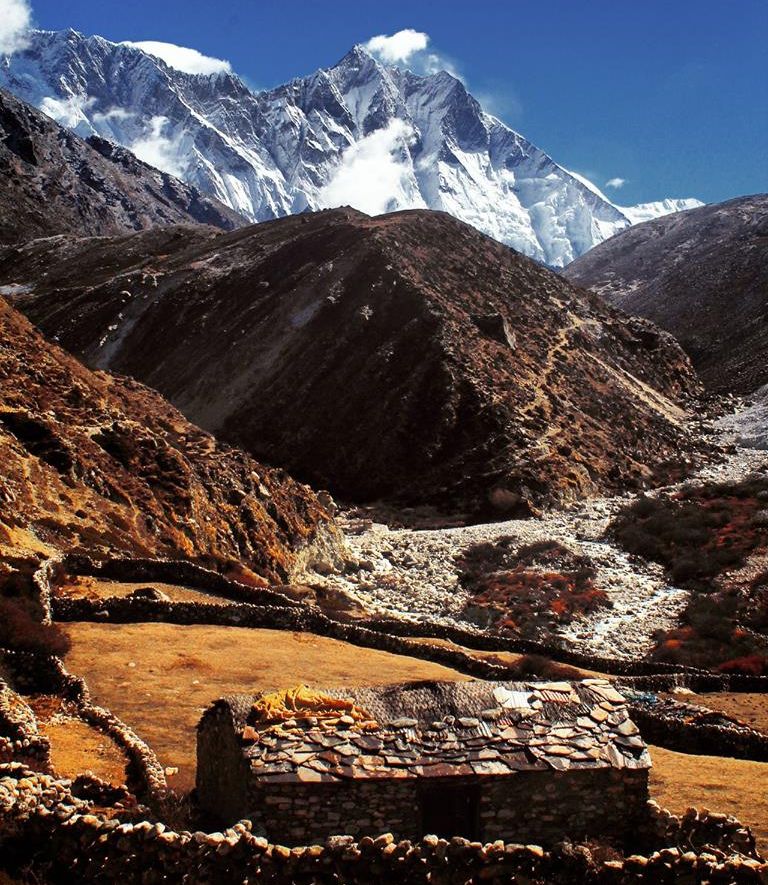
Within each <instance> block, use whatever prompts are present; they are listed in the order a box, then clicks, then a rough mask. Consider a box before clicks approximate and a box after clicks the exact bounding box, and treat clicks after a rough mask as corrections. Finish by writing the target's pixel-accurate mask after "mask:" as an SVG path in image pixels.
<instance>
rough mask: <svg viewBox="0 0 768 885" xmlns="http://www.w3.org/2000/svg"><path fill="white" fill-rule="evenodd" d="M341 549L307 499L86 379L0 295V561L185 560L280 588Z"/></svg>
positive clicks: (164, 414)
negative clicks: (317, 555) (234, 566)
mask: <svg viewBox="0 0 768 885" xmlns="http://www.w3.org/2000/svg"><path fill="white" fill-rule="evenodd" d="M335 538H336V535H335V532H334V530H333V528H332V526H331V522H330V517H329V515H328V513H327V512H326V511H325V510H324V509H323V507H321V506H320V504H319V502H318V500H317V499H316V497H315V496H314V494H313V493H312V492H311V491H310V490H309V489H308V488H306V487H305V486H302V485H299V484H298V483H296V482H294V481H293V480H291V479H289V478H288V477H286V476H285V474H283V473H282V472H281V471H275V470H269V469H267V468H265V467H263V466H262V465H260V464H258V463H256V462H255V461H254V460H253V459H252V458H250V457H249V456H248V455H246V454H244V453H243V452H240V451H237V450H235V449H231V448H229V447H227V446H223V445H220V444H218V443H217V442H216V441H215V440H214V439H213V438H212V437H211V436H209V435H208V434H207V433H204V432H203V431H202V430H200V429H199V428H197V427H194V426H193V425H191V424H190V423H189V422H188V421H186V420H185V419H184V418H183V417H182V416H181V415H180V414H179V413H178V412H177V411H176V410H175V409H174V408H173V407H172V406H171V405H170V404H169V403H167V402H166V401H165V400H164V399H163V398H162V397H161V396H160V395H159V394H157V393H155V392H154V391H152V390H148V389H147V388H146V387H143V386H142V385H140V384H138V383H137V382H135V381H132V380H129V379H125V378H119V377H114V376H111V375H109V374H106V373H103V372H97V373H94V372H91V371H90V370H88V369H86V368H85V367H84V366H82V365H81V364H80V363H79V362H78V361H77V360H75V359H74V358H73V357H71V356H69V355H68V354H66V353H65V352H64V351H62V350H61V349H60V348H58V347H56V346H55V345H52V344H50V343H49V342H48V341H46V340H45V339H44V338H43V336H42V335H41V334H40V333H39V332H38V331H37V330H35V329H34V328H33V327H32V326H31V325H30V324H29V322H28V321H27V320H26V319H25V318H24V317H22V316H21V315H20V314H19V313H17V312H16V311H15V310H13V309H12V308H10V307H9V306H8V305H7V304H6V302H5V301H4V300H3V299H2V298H0V558H4V557H13V556H17V557H23V556H30V555H32V556H35V555H44V554H46V553H50V552H53V551H57V550H65V551H67V552H77V551H81V552H87V553H92V554H98V553H99V552H102V551H112V552H119V553H129V554H139V555H162V556H173V557H176V556H182V557H186V558H190V559H195V560H199V561H202V562H203V563H204V564H210V565H213V566H215V567H218V568H222V569H226V568H227V567H228V566H229V564H230V563H234V561H237V562H241V563H242V564H243V566H245V568H246V570H250V572H253V573H256V574H258V575H261V576H262V577H264V578H266V579H267V580H273V581H283V580H285V579H286V577H287V576H288V575H289V574H290V573H291V571H292V570H293V569H294V567H295V566H296V565H297V564H298V563H300V561H301V560H302V558H303V557H307V556H310V555H311V550H312V548H313V547H321V546H323V545H327V546H328V548H329V550H331V551H332V550H333V549H334V545H335V544H336V541H335ZM246 575H247V571H246Z"/></svg>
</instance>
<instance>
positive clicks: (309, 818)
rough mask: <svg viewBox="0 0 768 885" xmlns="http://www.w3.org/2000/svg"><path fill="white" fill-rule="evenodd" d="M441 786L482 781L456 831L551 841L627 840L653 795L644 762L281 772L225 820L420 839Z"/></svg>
mask: <svg viewBox="0 0 768 885" xmlns="http://www.w3.org/2000/svg"><path fill="white" fill-rule="evenodd" d="M275 781H278V782H277V783H276V782H275ZM441 787H449V788H451V789H457V790H466V791H471V790H473V789H478V792H479V803H478V808H477V819H476V820H475V821H474V822H473V824H472V826H473V829H474V832H468V833H459V834H458V835H465V836H470V837H472V838H475V837H477V838H478V839H481V840H482V841H484V842H493V841H496V840H498V839H501V840H503V841H505V842H510V841H521V840H522V841H534V842H536V843H537V844H541V845H545V846H546V845H553V844H555V843H557V842H560V841H562V840H563V839H564V838H569V839H573V840H575V839H583V838H589V837H595V838H603V837H607V838H610V839H615V840H618V841H621V842H623V841H624V840H625V839H626V838H627V837H629V836H630V835H632V834H633V833H634V832H635V831H636V829H637V827H638V825H639V823H640V822H641V820H642V819H644V817H645V815H646V805H647V802H648V772H647V771H646V770H643V769H637V770H624V771H620V770H617V769H608V768H603V769H595V770H589V769H583V770H580V771H570V772H560V771H520V772H516V773H515V774H512V775H503V776H492V775H486V776H484V777H475V776H470V777H450V778H429V779H421V778H407V779H406V778H399V779H384V778H381V779H375V780H368V781H365V780H360V781H358V780H350V781H349V782H344V783H328V784H323V783H296V782H293V783H279V776H278V777H277V778H271V779H270V782H269V783H268V784H266V785H264V784H261V783H259V782H257V781H255V780H254V781H252V784H251V789H250V792H249V796H248V806H247V807H242V808H241V809H238V812H239V811H244V812H245V814H242V815H240V814H239V813H236V814H230V820H229V821H227V823H232V822H233V821H234V820H235V819H236V817H238V816H240V817H249V818H251V819H252V820H253V821H254V822H255V823H257V824H258V825H259V826H260V827H263V829H264V832H265V833H266V835H267V837H268V838H269V839H270V840H273V841H279V842H283V843H286V844H289V845H297V844H304V843H306V842H307V841H310V842H317V841H320V842H322V841H325V840H326V839H327V838H329V837H330V836H332V835H333V834H334V833H339V832H343V833H348V834H349V835H351V836H353V837H354V838H355V839H361V838H363V837H364V836H375V835H376V834H378V833H381V832H390V833H393V834H394V836H395V838H397V839H410V840H416V839H420V838H422V837H423V836H426V835H430V834H429V832H425V826H424V824H423V821H422V812H421V808H422V796H423V795H424V793H425V791H429V790H435V789H437V790H439V789H440V788H441ZM233 811H234V809H233Z"/></svg>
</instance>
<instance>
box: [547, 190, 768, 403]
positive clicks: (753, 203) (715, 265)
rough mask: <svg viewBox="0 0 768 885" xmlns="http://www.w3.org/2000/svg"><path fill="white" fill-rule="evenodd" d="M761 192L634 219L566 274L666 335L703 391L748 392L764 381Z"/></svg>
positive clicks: (766, 240) (766, 345)
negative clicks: (636, 222) (685, 357)
mask: <svg viewBox="0 0 768 885" xmlns="http://www.w3.org/2000/svg"><path fill="white" fill-rule="evenodd" d="M767 267H768V194H753V195H749V196H744V197H736V198H734V199H732V200H727V201H726V202H724V203H715V204H712V205H709V206H703V207H700V208H696V209H691V210H689V211H687V212H680V213H678V214H676V215H670V216H667V217H665V218H659V219H655V220H652V221H647V222H645V223H644V224H639V225H637V226H636V227H632V228H630V229H628V230H626V231H622V232H621V233H620V234H618V235H617V236H616V237H615V238H613V239H612V240H609V241H607V242H605V243H601V244H600V245H598V246H596V247H595V248H594V249H593V250H592V251H591V252H589V253H588V254H586V255H584V256H582V257H581V258H579V259H577V260H576V261H575V262H573V264H571V265H569V266H568V267H567V268H566V269H565V271H564V276H565V277H567V278H568V279H570V280H571V281H572V282H575V283H576V284H577V285H580V286H587V287H590V288H592V289H593V290H594V291H596V292H598V293H599V294H600V295H602V296H603V297H604V298H606V299H607V300H609V301H611V302H612V303H614V304H616V305H618V306H619V307H621V308H622V309H623V310H626V311H629V312H631V313H635V314H638V315H640V316H644V317H647V318H648V319H650V320H651V321H653V322H654V323H656V324H657V325H659V326H661V327H662V328H663V329H666V330H667V331H669V332H671V333H672V334H673V335H674V336H675V337H676V338H677V340H678V341H679V342H680V343H681V344H682V345H683V347H684V348H685V349H686V351H687V352H688V354H689V355H690V356H691V358H692V360H693V363H694V365H695V366H696V368H697V369H698V371H699V373H700V374H701V377H702V379H703V380H704V382H705V383H706V385H707V386H708V387H710V388H711V389H712V390H714V391H717V392H732V393H740V394H749V393H752V392H753V391H755V390H756V389H757V388H759V387H762V386H763V385H765V384H766V383H768V368H766V367H767V366H768V359H766V357H768V324H766V292H767V291H768V272H766V268H767Z"/></svg>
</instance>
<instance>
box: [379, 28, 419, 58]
mask: <svg viewBox="0 0 768 885" xmlns="http://www.w3.org/2000/svg"><path fill="white" fill-rule="evenodd" d="M428 43H429V36H428V35H427V34H425V33H424V32H423V31H414V29H413V28H405V29H404V30H402V31H398V32H397V33H396V34H392V35H390V36H387V35H386V34H379V35H378V36H376V37H371V39H370V40H369V41H368V42H367V43H366V44H365V48H366V49H367V50H368V52H370V53H371V54H372V55H375V56H376V57H377V58H379V59H381V61H383V62H386V63H387V64H390V65H396V64H404V65H405V64H408V61H409V60H410V58H411V56H412V55H414V53H416V52H422V51H423V50H424V49H426V48H427V44H428Z"/></svg>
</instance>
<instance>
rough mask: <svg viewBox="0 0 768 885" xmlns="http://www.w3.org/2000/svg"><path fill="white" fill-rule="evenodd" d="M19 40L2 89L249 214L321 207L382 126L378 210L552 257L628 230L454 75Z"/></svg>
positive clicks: (85, 41) (548, 260)
mask: <svg viewBox="0 0 768 885" xmlns="http://www.w3.org/2000/svg"><path fill="white" fill-rule="evenodd" d="M30 40H31V45H30V47H29V48H28V49H27V50H25V51H23V52H20V53H17V54H16V55H14V56H13V57H12V58H11V59H10V60H9V61H8V62H7V63H6V64H5V66H4V67H2V68H0V85H4V86H6V87H7V88H9V89H11V91H14V92H16V93H18V94H20V95H21V97H23V98H24V99H25V100H27V101H29V102H31V103H32V104H35V105H36V106H44V109H46V110H47V111H48V112H49V113H53V114H54V116H55V115H58V119H59V122H62V123H65V124H66V125H70V126H71V127H72V128H74V129H75V130H76V131H79V132H80V133H81V134H94V133H95V134H98V135H101V136H102V137H106V138H109V139H111V140H113V141H116V142H118V143H120V144H122V145H124V146H126V147H128V148H131V149H133V150H135V151H136V152H137V153H139V155H140V156H141V154H142V151H144V152H145V157H144V158H145V159H146V156H147V153H149V154H150V155H151V151H154V152H155V155H156V156H155V159H156V160H158V162H164V163H165V164H166V166H167V167H168V168H169V171H173V172H175V173H176V174H179V175H180V176H181V177H183V178H184V180H186V181H187V182H189V183H191V184H193V185H195V186H196V187H198V188H200V189H201V190H202V191H203V192H205V193H209V194H211V195H213V196H215V197H217V198H218V199H220V200H222V201H223V202H225V203H226V204H227V205H229V206H231V207H232V208H233V209H235V210H236V211H238V212H240V213H241V214H244V215H246V216H247V217H248V218H250V219H251V220H253V221H264V220H268V219H270V218H276V217H282V216H284V215H287V214H292V213H296V212H300V211H303V210H305V209H307V208H308V209H318V208H324V207H325V206H326V203H324V200H329V199H330V197H329V191H328V188H329V187H332V186H333V185H334V182H336V183H337V184H338V176H339V174H340V170H341V171H344V170H345V169H346V168H348V167H349V165H350V164H353V163H354V162H355V159H356V157H357V152H358V150H359V149H360V146H361V145H363V146H364V147H367V146H369V144H368V142H366V139H368V138H370V137H371V136H372V135H374V134H375V133H377V132H378V133H382V132H383V133H385V135H386V137H387V138H388V141H386V143H385V144H379V145H378V147H377V149H378V150H379V151H380V152H381V156H382V158H383V159H384V161H385V163H386V164H389V165H388V166H387V169H388V170H389V172H390V173H391V174H392V175H393V176H394V177H393V184H392V188H391V193H393V194H394V196H395V199H394V201H392V200H390V201H389V202H388V203H387V202H386V199H385V198H386V195H384V197H382V198H381V199H383V200H384V203H383V205H382V206H381V209H380V211H391V210H395V209H399V208H432V209H441V210H445V211H448V212H450V213H451V214H453V215H454V216H456V217H458V218H459V219H460V220H463V221H466V222H468V223H470V224H473V225H474V226H476V227H478V229H480V230H481V231H483V232H484V233H487V234H488V235H490V236H493V237H494V238H495V239H498V240H499V241H501V242H505V243H507V244H508V245H512V246H513V247H515V248H517V249H518V250H519V251H522V252H524V253H525V254H527V255H529V256H531V257H534V258H536V259H537V260H538V261H541V262H543V263H545V264H548V265H550V266H562V265H565V264H567V263H568V262H569V261H570V260H572V259H573V258H574V257H576V256H577V255H580V254H582V253H583V252H585V251H587V250H588V249H589V248H590V247H591V246H592V245H594V244H595V243H596V242H600V241H602V240H603V239H605V238H606V237H608V236H610V235H612V234H613V233H615V232H616V231H618V230H620V229H622V228H624V227H626V226H627V225H629V224H630V218H629V217H628V215H627V214H625V211H624V210H622V208H621V207H617V206H616V205H614V204H613V203H611V202H610V201H608V200H607V198H606V197H605V196H604V195H603V194H601V193H600V192H599V190H598V189H597V188H595V187H594V186H588V185H586V184H585V183H584V181H583V179H582V178H581V176H576V175H574V174H572V173H570V172H568V170H566V169H565V168H564V167H563V166H561V165H559V164H557V163H556V162H555V161H553V160H552V159H551V158H550V157H549V156H548V155H547V154H546V153H545V152H544V151H542V150H540V149H539V148H537V147H536V146H535V145H533V144H531V142H529V141H528V140H527V139H525V138H524V137H523V136H522V135H520V134H519V133H517V132H515V131H514V130H513V129H511V128H510V127H508V126H506V125H505V124H503V123H502V122H501V121H500V120H499V119H498V118H496V117H494V116H492V115H490V114H487V113H485V112H484V111H483V110H482V108H481V106H480V105H479V103H478V102H477V101H476V99H474V97H473V96H472V95H471V94H470V93H469V92H467V90H466V88H465V86H464V85H463V83H461V81H460V80H458V79H456V78H455V77H453V76H452V75H451V74H448V73H446V72H444V71H443V72H440V73H437V74H434V75H430V76H427V77H420V76H418V75H416V74H413V73H411V72H410V71H407V70H405V69H401V68H398V67H392V66H387V65H383V64H381V63H380V62H378V61H377V60H376V59H375V58H374V57H373V56H372V55H371V54H369V53H368V52H367V51H366V50H364V48H363V47H362V46H360V45H358V46H355V47H353V49H352V50H350V51H349V52H348V53H347V54H346V55H345V56H343V58H342V59H341V60H340V61H339V62H338V63H337V64H336V65H334V66H333V67H331V68H326V69H320V70H319V71H317V72H315V73H314V74H310V75H309V76H306V77H297V78H294V79H293V80H291V81H290V82H288V83H286V84H284V85H282V86H277V87H275V88H273V89H271V90H264V91H261V92H256V93H254V92H252V91H251V90H250V89H249V88H248V87H247V86H246V84H245V83H244V82H243V81H242V80H241V79H240V78H238V77H237V76H236V75H234V74H232V73H219V74H212V75H204V74H198V75H195V74H186V73H183V72H180V71H176V70H175V69H173V68H170V67H169V66H167V65H166V64H165V63H164V62H163V61H161V60H160V59H157V58H156V57H154V56H152V55H149V54H148V53H145V52H143V51H142V50H141V49H138V48H136V47H134V46H129V45H125V44H119V43H112V42H110V41H108V40H105V39H104V38H101V37H85V36H83V35H82V34H79V33H78V32H76V31H72V30H70V31H65V32H51V31H35V32H33V34H32V35H31V38H30ZM395 130H398V131H397V132H396V131H395ZM359 178H360V179H361V180H365V178H366V176H359ZM355 190H356V188H354V187H352V188H351V191H352V192H355ZM333 196H334V197H336V198H337V197H338V190H337V189H334V190H333ZM330 202H333V200H330ZM339 202H341V203H343V202H349V200H344V199H341V200H340V201H338V200H337V202H336V203H335V205H338V204H339ZM661 208H662V209H663V208H664V207H663V206H662V207H661ZM648 211H651V210H648ZM665 211H666V210H665Z"/></svg>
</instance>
